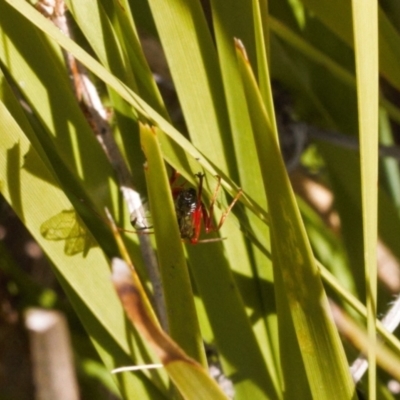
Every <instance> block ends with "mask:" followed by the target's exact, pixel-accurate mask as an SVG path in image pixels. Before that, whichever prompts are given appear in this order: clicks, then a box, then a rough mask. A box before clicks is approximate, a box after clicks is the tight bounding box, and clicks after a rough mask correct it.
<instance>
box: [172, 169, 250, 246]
mask: <svg viewBox="0 0 400 400" xmlns="http://www.w3.org/2000/svg"><path fill="white" fill-rule="evenodd" d="M177 176H178V174H177V173H176V172H175V173H174V174H173V176H172V178H171V186H172V195H173V197H174V203H175V212H176V217H177V220H178V226H179V231H180V233H181V238H182V239H184V240H187V241H189V242H190V243H192V244H196V243H205V242H213V241H218V240H221V239H219V238H218V239H205V240H199V237H200V232H201V222H202V221H203V224H204V229H205V232H206V233H210V232H216V231H218V230H219V229H220V228H221V226H222V225H223V223H224V221H225V219H226V217H227V216H228V214H229V213H230V211H231V209H232V207H233V206H234V205H235V203H236V202H237V200H238V199H239V197H240V196H241V194H242V191H241V190H240V191H239V192H238V194H237V195H236V196H235V198H234V199H233V200H232V202H231V204H230V205H229V207H228V208H227V209H226V211H225V212H224V213H223V214H222V216H221V219H220V221H219V223H218V225H217V226H214V224H213V215H214V203H215V200H216V198H217V194H218V191H219V189H220V187H221V178H220V177H218V183H217V187H216V188H215V190H214V194H213V197H212V199H211V202H210V206H209V208H208V210H207V207H206V206H205V205H204V203H203V202H202V200H201V196H202V193H203V180H204V174H202V173H198V174H196V176H197V177H198V178H199V185H198V188H197V191H196V190H195V189H193V188H190V189H185V188H184V187H183V186H179V187H173V183H174V182H175V181H176V179H177Z"/></svg>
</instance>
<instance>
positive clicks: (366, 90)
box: [352, 0, 379, 399]
mask: <svg viewBox="0 0 400 400" xmlns="http://www.w3.org/2000/svg"><path fill="white" fill-rule="evenodd" d="M352 4H353V19H354V42H355V44H354V49H355V55H356V71H357V74H356V75H357V98H358V120H359V135H360V152H361V191H362V214H363V239H364V268H365V287H366V298H367V312H368V317H367V327H368V339H369V341H370V343H373V344H376V326H375V319H376V304H377V262H376V248H377V239H378V238H377V232H378V229H377V226H378V220H377V214H378V213H377V210H378V188H377V182H378V112H379V110H378V99H379V95H378V90H379V81H378V79H379V71H378V8H377V7H378V6H377V3H376V2H375V1H373V0H372V1H370V2H369V3H368V4H365V2H361V1H358V0H353V2H352ZM368 363H369V370H368V387H369V396H370V398H371V399H374V398H376V351H375V345H372V346H371V351H369V352H368Z"/></svg>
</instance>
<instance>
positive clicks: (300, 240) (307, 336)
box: [238, 49, 356, 399]
mask: <svg viewBox="0 0 400 400" xmlns="http://www.w3.org/2000/svg"><path fill="white" fill-rule="evenodd" d="M238 62H239V68H240V71H241V73H242V78H243V86H244V88H245V93H246V97H247V101H248V104H249V111H250V115H251V118H252V123H253V132H254V135H255V140H256V143H257V150H258V156H259V162H260V164H261V167H262V171H263V181H264V186H265V191H266V195H267V198H268V205H269V211H270V218H271V229H272V238H273V247H272V254H273V261H274V276H275V280H276V282H277V283H276V290H277V294H276V297H277V302H278V318H279V319H282V318H284V319H286V320H287V316H284V315H280V312H281V311H282V310H285V309H286V308H287V307H288V311H289V312H290V315H291V318H292V323H293V329H294V331H295V333H296V339H295V338H293V337H292V339H291V341H293V339H295V340H297V343H298V346H299V347H298V348H299V350H300V352H301V357H302V362H303V363H304V369H305V372H306V375H307V382H304V384H303V388H302V390H303V394H305V393H307V385H308V384H309V388H310V391H311V393H312V396H313V397H314V398H318V399H331V397H332V393H336V396H337V397H338V398H355V396H356V395H355V392H354V384H353V383H352V381H351V377H350V374H349V371H348V365H347V361H346V358H345V355H344V351H343V348H342V345H341V342H340V339H339V336H338V333H337V330H336V328H335V326H334V324H333V322H332V320H331V318H330V310H329V305H328V301H327V298H326V294H325V292H324V289H323V287H322V283H321V279H320V275H319V273H318V270H317V268H316V265H315V261H314V257H313V255H312V252H311V248H310V245H309V243H308V239H307V236H306V234H305V230H304V227H303V223H302V221H301V217H300V213H299V210H298V208H297V204H296V201H295V198H294V195H293V192H292V190H291V186H290V182H289V179H288V177H287V173H286V170H285V167H284V164H283V161H282V158H281V155H280V153H279V149H278V144H277V142H276V139H275V137H274V135H273V133H272V132H273V131H272V129H271V126H270V121H269V118H268V117H267V116H266V111H265V108H264V106H263V103H262V100H261V96H260V93H259V91H258V88H257V86H256V83H255V80H254V77H253V75H252V73H251V70H250V68H249V64H248V61H247V60H246V59H245V58H244V57H243V53H242V49H240V50H239V51H238ZM270 171H274V173H270ZM279 281H280V283H281V285H280V284H279ZM280 307H282V308H280ZM285 326H288V325H287V323H286V324H285ZM280 333H281V335H283V332H280ZM282 338H283V336H281V339H282ZM287 345H289V346H292V345H291V344H290V343H287V342H285V343H281V346H287ZM292 347H293V346H292ZM293 348H294V347H293ZM293 355H294V354H293ZM286 362H287V360H286ZM283 363H285V361H283ZM326 365H329V373H327V371H326ZM291 373H292V371H290V372H289V371H284V376H285V378H288V376H289V374H291ZM339 391H340V393H339Z"/></svg>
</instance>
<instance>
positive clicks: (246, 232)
mask: <svg viewBox="0 0 400 400" xmlns="http://www.w3.org/2000/svg"><path fill="white" fill-rule="evenodd" d="M261 3H262V4H261ZM386 3H391V2H390V1H388V2H386ZM66 4H67V7H68V10H69V12H70V14H69V18H70V20H71V21H73V23H72V25H71V26H72V27H73V32H74V37H75V38H76V39H75V40H76V42H74V41H73V40H72V39H71V38H69V37H67V36H66V35H64V34H63V33H62V32H61V31H60V30H59V29H58V28H57V27H55V26H54V25H53V23H52V22H51V21H50V20H48V19H46V18H45V17H44V16H43V15H41V14H40V13H39V12H38V11H37V10H36V9H35V8H33V7H32V6H31V5H30V4H29V3H27V2H25V1H24V0H0V38H1V40H0V74H1V75H0V80H1V87H0V135H1V136H0V139H1V140H0V190H1V193H2V194H3V196H4V198H5V199H6V200H7V202H8V203H9V204H10V205H11V207H12V208H13V209H14V211H15V213H16V214H17V215H18V217H19V218H20V219H21V221H22V222H23V224H24V225H25V226H26V228H27V229H28V230H29V231H30V232H31V233H32V235H33V236H34V238H35V239H36V241H37V242H38V243H39V245H40V246H41V247H42V248H43V250H44V251H45V253H46V255H47V257H48V258H49V259H50V260H51V262H52V265H53V266H54V272H55V274H56V276H57V278H58V279H59V281H60V283H61V285H62V287H63V289H64V291H65V292H66V294H67V295H68V297H69V299H70V301H71V303H72V305H73V307H74V309H75V311H76V313H77V315H78V316H79V318H80V320H81V321H82V324H83V325H84V327H85V329H86V331H87V333H88V335H89V337H90V340H91V341H92V343H93V344H94V346H95V348H96V350H97V351H98V353H99V355H100V357H101V359H102V361H103V362H104V364H105V367H106V369H107V371H110V370H112V369H113V368H116V367H121V366H124V365H131V364H134V365H141V364H152V363H158V362H159V360H158V359H157V356H156V354H155V352H154V349H153V348H152V346H151V344H149V343H148V341H146V340H145V339H144V338H143V337H141V336H140V335H139V333H138V332H137V331H136V330H135V328H134V326H132V325H131V324H130V323H128V322H127V319H126V317H125V314H124V311H123V308H122V306H121V304H120V302H119V300H118V297H117V295H116V293H115V290H114V288H113V286H112V284H111V281H110V274H111V273H110V260H111V258H112V257H115V256H118V255H119V250H118V247H117V246H116V244H115V238H114V237H113V235H112V234H111V230H110V229H109V226H108V225H107V223H106V222H105V218H104V208H105V207H107V208H108V210H109V211H110V213H111V215H112V216H113V218H114V219H115V220H116V222H117V224H118V226H120V227H121V228H125V229H131V230H132V228H131V225H130V215H129V212H130V211H131V210H128V208H127V206H126V205H125V204H124V201H123V196H122V194H121V190H120V186H121V181H120V180H119V179H120V175H119V174H120V171H119V170H118V166H117V167H116V163H114V159H113V158H112V157H111V161H110V158H107V157H106V155H105V153H104V151H103V149H102V147H101V146H100V144H99V143H98V141H97V140H96V137H95V135H94V134H93V129H92V126H91V125H90V123H89V121H88V119H87V118H86V117H87V116H86V115H85V113H84V112H82V108H81V107H80V104H79V101H78V100H77V98H76V94H75V93H74V91H73V90H72V87H71V83H70V81H69V71H68V69H67V66H66V62H65V59H64V57H63V53H62V50H65V51H67V52H69V53H70V54H71V55H72V56H74V57H75V58H76V60H79V62H80V63H82V65H84V66H85V67H86V69H87V71H88V73H87V75H88V77H89V78H90V79H91V80H92V81H93V82H95V84H96V85H97V86H98V88H99V90H100V92H101V95H102V97H103V100H104V101H105V102H106V103H107V104H108V105H110V107H111V109H112V113H113V116H112V128H113V133H114V136H115V140H116V143H117V145H118V148H119V151H120V152H121V154H122V156H123V158H124V160H125V162H126V165H127V166H128V172H129V175H130V178H129V180H130V182H132V183H133V185H134V186H135V188H137V190H138V191H139V192H140V196H141V197H142V198H147V196H148V197H149V203H150V212H151V216H150V221H151V225H152V229H151V230H154V240H153V235H152V234H148V235H149V236H150V237H148V238H147V239H149V240H148V242H149V243H150V242H151V243H152V246H153V247H154V249H155V251H156V255H157V257H158V264H159V266H160V275H161V278H162V283H163V285H164V291H165V300H166V316H167V318H166V319H167V320H168V325H169V334H170V336H171V337H172V339H173V340H174V341H175V342H177V344H178V345H179V346H180V347H181V348H182V349H183V350H185V351H186V353H187V354H188V355H190V357H192V358H194V359H195V360H197V361H198V362H199V364H205V363H206V361H205V357H204V351H203V348H202V340H205V341H206V342H207V343H210V344H212V345H213V346H215V347H216V349H217V352H218V356H219V360H220V362H221V365H222V369H223V371H224V374H225V375H226V376H227V377H228V378H229V379H230V380H231V381H232V383H233V386H234V391H235V399H239V400H240V399H266V398H272V399H284V398H286V399H293V398H299V399H303V398H304V399H307V398H318V399H331V398H332V393H335V394H336V396H337V397H336V398H343V399H351V398H356V397H357V395H356V391H355V385H354V383H353V382H352V379H351V375H350V370H349V364H350V363H351V361H352V358H353V357H354V355H355V354H356V352H355V351H354V349H353V350H349V348H350V346H347V347H346V351H345V350H344V346H343V343H342V341H341V340H340V338H339V335H338V330H337V328H336V326H335V325H334V323H333V320H332V319H331V311H330V307H329V302H328V301H327V299H328V296H329V297H334V298H335V301H337V302H338V303H340V304H341V305H342V306H343V307H344V309H346V311H348V312H349V314H350V315H352V316H353V317H355V319H356V321H357V322H358V323H361V322H364V321H365V320H366V319H367V320H368V328H369V329H368V332H369V342H368V340H367V339H365V340H364V339H363V340H364V342H363V343H369V345H370V347H371V348H372V351H371V353H370V356H369V360H370V362H371V363H372V364H371V365H372V368H371V370H370V373H369V386H368V390H369V394H370V396H371V398H373V393H375V392H379V393H383V392H384V386H385V384H386V381H385V380H387V377H385V375H383V373H381V372H382V371H381V370H380V369H379V365H378V369H376V366H375V365H374V363H375V360H378V364H379V360H380V359H382V358H380V357H379V356H376V357H375V351H376V352H378V353H379V351H380V350H379V349H376V350H375V347H374V346H372V343H373V342H374V340H375V339H374V338H375V336H376V330H378V332H379V331H380V332H382V331H383V329H384V328H383V327H382V326H381V325H380V324H378V325H377V327H375V318H376V315H377V314H376V308H375V307H377V310H378V314H379V313H384V312H385V311H386V308H387V304H386V301H387V298H389V295H388V294H387V293H388V292H387V291H382V295H381V296H377V293H376V290H377V288H376V277H377V270H376V262H375V245H376V240H377V234H378V236H379V239H380V241H381V242H382V243H383V244H384V245H385V246H386V247H387V248H388V249H389V250H390V252H391V253H392V254H394V255H395V256H396V257H400V250H399V247H398V243H397V242H398V240H397V238H398V237H400V221H399V213H398V204H400V199H399V195H398V190H397V189H398V170H397V166H396V165H393V164H389V163H387V162H386V161H385V168H384V169H383V170H382V174H381V175H382V178H383V179H382V181H385V182H386V183H387V184H386V186H384V185H379V186H377V185H376V181H377V171H378V160H377V156H376V155H377V149H378V144H377V136H376V134H377V132H378V115H379V114H378V111H379V110H378V101H379V102H380V104H381V107H382V109H381V114H380V118H381V119H380V123H381V129H382V131H383V132H384V140H385V143H393V141H394V140H393V136H392V132H391V130H390V126H389V124H388V120H389V119H391V120H393V121H399V120H400V113H399V109H398V107H397V106H395V105H394V104H392V103H391V102H390V101H389V100H388V99H387V98H385V96H384V91H381V92H380V93H378V76H377V67H378V48H377V40H375V41H372V42H371V38H375V39H377V35H378V32H375V31H374V28H373V27H374V26H375V25H374V24H369V22H370V21H372V20H376V21H375V22H377V21H378V20H379V27H380V31H379V35H380V36H379V38H380V41H381V42H380V43H381V47H380V49H379V52H380V54H379V62H380V69H381V73H382V75H383V76H384V77H385V79H386V81H387V82H389V83H390V84H391V85H392V86H393V88H395V89H396V90H399V89H400V85H399V83H398V82H399V81H400V78H399V71H400V69H399V68H398V65H399V62H400V55H399V53H398V52H399V49H400V46H399V33H398V32H397V30H396V29H395V28H394V23H393V22H392V21H391V20H390V19H389V13H388V14H385V10H384V9H381V8H379V10H378V15H375V14H373V13H372V12H371V13H366V14H365V15H364V14H363V13H360V11H359V10H358V9H357V4H358V3H357V1H354V7H353V19H352V13H351V8H350V6H349V4H350V3H349V2H347V3H346V2H328V1H326V0H324V1H312V0H304V1H303V2H302V3H300V2H299V1H289V0H288V1H278V0H277V1H270V2H269V4H265V3H264V2H258V1H256V0H254V1H251V2H250V1H247V2H243V1H226V0H211V1H210V2H209V9H206V8H205V9H203V8H202V4H201V2H199V1H198V0H189V1H188V0H176V1H165V0H147V1H144V0H130V1H127V0H122V1H113V0H100V1H98V2H82V1H75V0H68V1H66ZM361 8H362V7H361ZM205 10H206V11H205ZM352 21H356V23H354V26H353V22H352ZM363 29H364V30H363ZM138 32H141V34H142V35H143V36H145V35H146V36H147V35H150V36H151V37H152V40H153V41H154V42H156V43H158V41H159V43H160V44H161V46H162V50H163V52H164V54H165V57H166V60H167V63H168V67H169V72H170V75H171V79H172V82H173V85H174V90H175V91H176V93H177V96H178V98H179V103H180V108H181V110H182V112H183V116H184V121H185V124H186V127H185V128H184V129H181V128H179V129H178V128H177V127H178V126H182V124H180V122H181V121H177V120H175V119H174V116H173V113H171V112H170V111H168V110H169V109H170V108H169V107H170V104H168V103H167V101H166V104H164V100H163V98H162V96H161V94H160V92H159V88H158V87H157V84H156V81H155V79H154V76H153V74H152V72H151V69H150V67H149V66H148V64H147V61H146V58H145V56H144V53H145V51H144V50H146V49H142V44H141V42H140V39H139V35H138ZM374 35H375V36H374ZM353 36H354V37H353ZM354 38H356V39H354ZM237 39H238V40H237ZM371 43H374V46H372V47H371ZM159 54H160V53H157V56H159ZM363 67H365V68H363ZM370 67H371V68H370ZM356 71H357V74H356ZM271 80H275V81H277V82H279V84H280V85H281V87H283V88H284V91H285V92H287V93H290V98H291V101H289V102H286V103H285V104H284V107H286V109H287V108H290V111H289V112H288V114H289V117H290V118H291V120H292V123H293V125H294V124H295V121H296V119H298V120H301V121H307V122H308V123H310V124H313V125H318V126H319V127H321V128H324V129H331V130H335V131H342V132H345V133H346V134H348V136H349V137H357V135H358V132H360V133H359V135H360V138H361V140H360V142H361V153H360V154H361V157H359V156H358V154H357V153H356V152H350V151H349V150H344V149H342V148H339V147H336V146H333V145H331V144H329V143H327V142H324V141H323V140H317V141H316V143H315V144H314V147H313V148H312V152H311V151H310V152H309V153H307V154H308V157H307V158H303V160H304V162H303V164H304V166H305V167H306V166H307V164H309V165H310V164H312V167H313V172H315V170H318V173H320V178H321V179H320V181H322V182H323V183H324V184H325V185H326V186H327V187H328V188H329V190H330V191H331V192H332V194H333V196H334V199H335V209H336V211H337V212H338V214H339V217H340V231H341V234H340V235H338V234H337V232H334V231H333V230H332V229H331V227H330V226H329V224H327V223H326V221H325V220H324V218H323V215H322V213H319V212H317V211H316V210H315V209H313V208H312V207H311V206H310V205H309V204H307V203H306V202H305V201H304V200H303V199H297V198H296V196H295V194H294V192H293V189H292V186H291V182H290V179H289V176H288V174H287V172H286V169H285V164H284V160H283V157H282V155H281V151H280V147H279V143H278V136H279V135H281V134H282V133H283V132H282V131H283V130H285V129H286V128H287V126H285V124H282V123H280V124H278V123H277V122H282V121H281V120H282V118H281V114H282V110H280V109H279V107H277V108H278V109H277V110H276V111H275V110H274V99H273V95H272V93H273V91H272V86H271ZM364 100H366V101H364ZM275 102H277V101H276V99H275ZM23 105H25V106H23ZM275 112H276V113H277V116H275ZM285 112H286V111H285ZM371 115H373V116H374V117H373V118H371ZM279 130H281V132H278V131H279ZM292 133H293V134H294V135H296V134H297V133H296V131H293V132H292ZM142 148H143V149H142ZM282 149H283V151H284V146H283V145H282ZM316 160H317V161H316ZM144 163H145V167H144V165H143V164H144ZM360 165H361V168H360ZM168 166H169V167H168ZM169 169H175V170H177V171H178V172H179V173H180V175H181V176H182V177H183V178H184V179H185V180H186V181H187V182H186V183H185V185H186V186H184V187H185V188H186V187H189V186H190V185H192V186H193V187H196V185H197V183H198V182H197V180H196V174H198V173H199V172H201V173H205V185H204V190H203V198H202V200H203V202H204V204H205V207H207V206H208V205H209V204H210V201H211V198H212V196H213V193H214V187H215V186H216V185H217V179H216V177H217V176H218V177H220V178H221V183H222V188H223V190H222V192H223V193H222V194H220V195H218V197H217V200H216V205H215V221H219V219H220V218H221V216H222V215H223V212H224V210H225V209H226V207H227V205H228V204H230V201H231V200H232V198H234V197H235V196H236V195H237V193H238V191H239V188H241V189H242V190H243V193H242V195H241V197H240V198H239V201H238V203H237V204H236V205H235V207H234V208H233V210H232V212H231V213H230V214H229V215H228V216H227V218H226V220H225V223H224V225H223V226H222V228H221V230H220V231H219V232H218V233H215V232H214V233H212V234H211V235H210V236H207V238H209V237H212V238H218V237H220V238H221V239H223V240H220V241H211V242H209V243H200V244H198V245H192V244H189V243H187V244H185V243H182V240H181V239H180V235H179V230H178V226H177V224H176V218H175V215H174V205H173V196H172V193H171V190H170V188H169V182H168V172H169ZM294 179H295V178H293V180H294ZM179 184H180V183H179ZM387 187H389V190H387ZM81 199H82V200H83V202H81V201H80V200H81ZM378 199H379V202H378ZM377 203H378V204H377ZM303 221H304V222H303ZM214 223H215V222H214ZM143 235H147V234H146V233H142V235H140V232H139V235H136V234H132V233H131V234H128V233H124V234H123V236H124V241H125V244H126V247H127V250H128V252H129V254H130V257H131V259H132V262H133V265H134V268H135V270H136V271H137V273H138V275H139V277H140V279H141V281H142V283H143V286H144V287H145V288H146V290H147V294H148V295H149V297H151V296H152V294H154V293H155V292H156V287H155V286H156V285H157V284H158V283H155V282H154V280H152V279H153V277H152V276H151V274H150V273H149V271H148V269H147V268H146V262H147V261H146V258H145V257H144V256H143V255H142V251H141V246H142V245H143ZM141 236H142V237H141ZM205 238H206V236H205V232H204V231H203V233H202V236H201V239H205ZM316 259H320V260H321V261H322V262H323V263H324V266H322V265H321V264H320V263H319V262H318V261H317V260H316ZM363 265H365V266H366V267H365V272H364V268H363ZM329 271H330V272H329ZM8 273H9V272H8ZM332 275H334V276H335V277H333V276H332ZM324 282H325V283H327V285H326V286H324V285H323V283H324ZM366 300H367V301H366ZM360 301H361V303H366V304H368V307H367V311H366V308H365V307H364V306H363V305H362V304H360ZM378 301H379V302H378ZM157 312H158V311H157ZM382 336H384V337H385V339H386V340H387V341H389V342H390V349H391V350H392V352H393V356H394V358H395V359H396V358H397V359H398V358H399V357H400V350H399V349H400V346H399V341H398V339H397V337H396V336H393V335H391V334H390V333H387V332H385V334H384V335H382ZM353 342H354V343H356V342H357V341H355V340H353ZM379 354H381V353H379ZM346 356H347V358H346ZM178 367H179V368H178ZM178 367H177V368H176V370H174V378H173V379H174V381H175V382H177V381H179V382H180V383H181V384H183V385H184V386H185V396H186V397H187V398H197V397H195V394H196V395H198V398H201V393H202V392H201V391H199V393H196V387H195V386H196V385H195V382H199V381H202V379H203V378H202V376H201V374H199V375H197V374H196V373H194V375H191V374H192V372H193V371H192V370H191V371H189V372H190V373H189V372H188V371H186V373H185V368H184V365H183V366H182V365H178ZM196 368H197V367H196ZM382 368H385V367H384V366H383V367H382ZM386 370H388V368H386ZM377 371H378V372H377ZM167 372H168V371H166V370H165V369H157V370H151V372H149V371H145V370H142V371H137V372H129V373H128V372H125V373H123V374H120V375H113V378H114V383H115V384H116V385H117V386H118V388H119V391H120V395H121V397H123V398H127V399H130V398H132V399H133V398H141V399H145V398H149V399H158V398H160V399H162V398H171V397H174V396H176V397H177V395H176V392H174V389H171V382H170V378H169V377H168V373H167ZM96 374H98V375H99V376H100V375H102V374H104V371H103V372H96ZM177 377H178V378H177ZM375 378H376V380H375ZM108 379H109V377H108ZM205 382H206V380H205ZM107 384H108V385H109V386H110V385H112V384H110V383H109V382H107ZM212 390H214V388H212ZM217 391H218V390H217V389H216V392H215V393H217ZM191 393H192V395H191ZM205 393H207V392H206V391H205ZM387 396H388V397H387V398H394V396H392V395H390V394H388V395H387ZM390 396H391V397H390Z"/></svg>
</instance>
